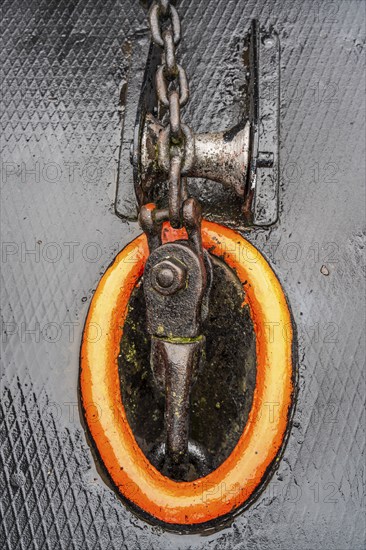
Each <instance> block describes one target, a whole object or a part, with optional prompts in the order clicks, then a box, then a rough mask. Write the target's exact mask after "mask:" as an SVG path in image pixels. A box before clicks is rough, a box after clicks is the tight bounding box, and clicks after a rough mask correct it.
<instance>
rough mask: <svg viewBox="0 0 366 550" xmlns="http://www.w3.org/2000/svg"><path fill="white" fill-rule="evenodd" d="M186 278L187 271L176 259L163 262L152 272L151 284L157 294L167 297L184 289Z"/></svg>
mask: <svg viewBox="0 0 366 550" xmlns="http://www.w3.org/2000/svg"><path fill="white" fill-rule="evenodd" d="M186 276H187V273H186V269H185V267H184V265H183V264H182V263H180V262H177V261H176V260H174V259H171V260H170V259H169V260H162V261H161V262H159V263H158V264H156V265H155V266H154V267H153V269H152V271H151V283H152V286H153V288H154V289H155V290H156V291H157V292H159V293H160V294H164V295H166V296H167V295H171V294H175V293H176V292H178V290H180V289H181V288H183V286H184V284H185V281H186Z"/></svg>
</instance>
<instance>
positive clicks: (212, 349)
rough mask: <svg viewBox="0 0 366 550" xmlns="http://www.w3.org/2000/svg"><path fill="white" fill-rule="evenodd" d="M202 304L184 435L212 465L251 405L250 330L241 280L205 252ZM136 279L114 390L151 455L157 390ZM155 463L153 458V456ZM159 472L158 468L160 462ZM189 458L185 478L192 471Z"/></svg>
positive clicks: (160, 402)
mask: <svg viewBox="0 0 366 550" xmlns="http://www.w3.org/2000/svg"><path fill="white" fill-rule="evenodd" d="M212 261H213V269H214V277H213V287H212V291H211V298H210V310H209V315H208V318H207V319H206V321H205V322H204V324H203V330H202V333H203V334H204V335H205V337H206V357H205V360H204V362H203V366H202V368H201V370H200V372H199V373H198V376H197V379H196V382H195V385H194V387H193V390H192V394H191V409H190V411H191V412H190V438H192V439H193V440H194V441H195V442H197V443H199V444H200V445H202V446H203V447H204V448H205V449H206V451H207V453H208V456H209V459H210V462H211V464H210V470H213V469H215V468H217V467H218V466H219V465H220V464H221V463H222V462H223V461H224V460H225V459H226V458H227V457H228V456H229V454H230V453H231V451H232V450H233V448H234V447H235V445H236V443H237V442H238V440H239V438H240V436H241V434H242V432H243V429H244V427H245V424H246V422H247V419H248V415H249V411H250V408H251V404H252V400H253V393H254V387H255V377H256V353H255V333H254V328H253V323H252V320H251V317H250V313H249V308H248V306H247V305H244V306H243V301H244V297H245V293H244V291H243V286H242V284H241V283H240V281H239V280H238V278H237V277H236V275H235V274H234V273H233V272H232V271H231V270H230V269H229V268H228V266H227V265H226V264H225V263H224V262H222V261H221V260H219V259H217V258H216V257H214V256H213V257H212ZM145 323H146V314H145V300H144V294H143V288H142V280H140V281H139V283H138V285H137V286H136V287H135V289H134V291H133V292H132V295H131V298H130V302H129V309H128V314H127V319H126V322H125V325H124V333H123V336H122V339H121V347H120V356H119V359H118V363H119V373H120V381H121V394H122V400H123V404H124V407H125V409H126V414H127V418H128V421H129V423H130V426H131V428H132V431H133V433H134V435H135V437H136V440H137V442H138V444H139V446H140V448H141V449H142V451H143V452H144V453H145V455H146V456H147V458H148V459H149V460H150V461H152V462H154V455H153V449H154V448H156V446H157V445H158V444H159V443H161V442H163V441H164V395H163V394H161V393H160V392H159V390H158V388H157V386H156V384H155V381H154V378H153V374H152V371H151V368H150V337H149V335H148V334H147V332H146V328H145ZM155 464H156V463H155ZM162 472H163V473H165V474H166V472H164V470H162ZM199 475H200V474H199V473H198V471H197V470H196V468H195V466H194V465H193V464H192V465H191V467H190V470H189V473H188V474H187V476H186V478H185V480H192V479H195V478H197V477H199Z"/></svg>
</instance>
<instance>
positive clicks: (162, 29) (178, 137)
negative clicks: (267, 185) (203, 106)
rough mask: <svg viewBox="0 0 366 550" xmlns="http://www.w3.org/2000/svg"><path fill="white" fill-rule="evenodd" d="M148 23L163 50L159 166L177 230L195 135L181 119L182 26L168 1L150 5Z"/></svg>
mask: <svg viewBox="0 0 366 550" xmlns="http://www.w3.org/2000/svg"><path fill="white" fill-rule="evenodd" d="M149 22H150V29H151V37H152V41H153V42H154V44H156V45H158V46H160V47H161V48H162V49H163V54H162V64H161V65H160V66H159V67H158V69H157V72H156V90H157V95H158V99H159V101H160V102H161V104H162V105H164V106H165V107H167V108H168V109H169V125H168V126H166V127H165V128H164V130H163V131H162V132H161V133H160V136H159V140H158V150H159V165H160V167H161V168H162V169H163V170H164V171H165V172H167V174H169V221H170V223H171V225H172V227H175V228H178V227H182V207H183V202H184V200H186V199H187V192H186V182H185V178H182V176H184V175H185V174H187V172H188V171H189V170H190V169H191V167H192V164H193V160H194V135H193V132H192V131H191V129H190V128H189V127H188V126H187V125H186V124H183V123H182V119H181V108H182V107H184V106H185V105H186V103H187V101H188V100H189V86H188V79H187V75H186V72H185V70H184V68H183V67H182V66H181V65H179V64H178V63H177V61H176V46H178V44H179V42H180V39H181V26H180V19H179V15H178V12H177V10H176V9H175V7H174V6H173V5H172V4H171V3H170V2H169V0H156V1H155V2H154V3H153V4H152V7H151V9H150V13H149Z"/></svg>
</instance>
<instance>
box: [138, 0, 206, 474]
mask: <svg viewBox="0 0 366 550" xmlns="http://www.w3.org/2000/svg"><path fill="white" fill-rule="evenodd" d="M149 21H150V30H151V36H152V41H153V42H154V43H155V44H156V45H157V46H160V47H161V48H162V58H161V60H162V63H161V65H160V66H159V67H158V69H157V72H156V90H157V96H158V100H159V102H160V104H161V105H162V106H164V107H165V108H167V109H168V114H169V124H168V125H167V126H165V127H164V128H163V130H162V131H161V132H160V135H159V138H158V143H157V146H158V162H159V165H160V167H161V169H162V170H163V171H164V172H165V173H166V174H167V179H168V183H169V192H168V207H167V208H163V209H158V208H157V207H156V206H155V205H154V204H148V205H143V206H142V207H141V209H140V213H139V221H140V224H141V227H142V229H143V230H144V232H145V233H146V235H147V239H148V244H149V250H150V256H149V258H148V260H147V263H146V266H145V271H144V282H143V287H144V294H145V300H146V312H147V330H148V332H149V334H150V335H151V356H150V362H151V367H152V370H153V373H154V377H155V380H156V381H157V384H158V386H159V387H160V389H161V390H163V391H164V392H165V429H166V434H165V443H164V444H163V448H164V453H165V466H166V468H167V469H168V471H169V474H170V475H171V476H172V477H175V478H182V477H184V475H185V472H186V471H187V465H188V458H189V455H191V454H192V449H193V450H194V451H193V452H194V453H195V455H196V456H197V455H198V456H205V452H204V451H203V450H201V449H198V450H197V444H195V443H194V442H192V441H190V440H189V400H190V392H191V387H192V385H193V382H194V379H195V375H196V374H197V371H198V369H199V365H200V362H201V358H202V353H203V349H204V344H205V338H204V336H203V335H202V334H201V322H202V320H203V316H204V315H205V314H207V309H208V294H209V289H210V281H211V271H212V268H211V263H210V259H209V255H208V254H207V253H206V252H204V250H203V247H202V238H201V208H200V205H199V203H198V202H197V200H196V199H195V198H193V197H191V198H189V197H188V193H187V182H186V178H185V177H184V175H185V174H187V173H188V172H189V170H190V169H191V168H192V165H193V162H194V135H193V132H192V130H191V129H190V128H189V127H188V126H187V125H185V124H183V123H182V120H181V108H182V107H184V105H186V103H187V101H188V99H189V87H188V79H187V75H186V72H185V70H184V68H183V67H182V66H181V65H179V64H178V63H177V61H176V46H177V45H178V44H179V42H180V38H181V27H180V20H179V15H178V12H177V10H176V9H175V7H174V6H173V5H172V4H171V3H170V2H169V1H168V0H157V1H155V2H154V3H153V4H152V7H151V9H150V12H149ZM164 222H169V223H170V225H171V226H172V227H173V228H175V229H180V228H185V229H186V231H187V235H188V239H187V240H179V241H176V242H174V243H168V244H162V234H161V233H162V225H163V223H164ZM161 448H162V447H161V444H160V449H161ZM205 462H206V463H205V464H201V471H204V470H205V469H206V468H207V460H206V459H205Z"/></svg>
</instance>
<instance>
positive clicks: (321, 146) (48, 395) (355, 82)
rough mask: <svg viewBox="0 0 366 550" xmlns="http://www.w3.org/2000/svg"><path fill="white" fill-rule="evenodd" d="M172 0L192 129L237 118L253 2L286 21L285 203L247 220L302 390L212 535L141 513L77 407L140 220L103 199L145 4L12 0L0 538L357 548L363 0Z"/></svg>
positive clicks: (6, 93) (26, 543)
mask: <svg viewBox="0 0 366 550" xmlns="http://www.w3.org/2000/svg"><path fill="white" fill-rule="evenodd" d="M178 7H179V11H180V13H181V15H182V21H183V29H184V36H183V43H182V46H181V54H180V55H181V56H182V61H183V64H184V66H186V67H187V73H188V75H189V77H190V79H191V90H192V100H191V102H190V103H189V105H188V106H187V110H186V113H185V118H186V120H187V121H190V123H191V124H192V127H193V128H194V129H195V131H208V130H210V131H214V130H221V129H223V128H227V127H230V126H232V125H233V124H235V123H236V122H238V119H239V116H240V109H241V101H242V98H241V96H240V78H241V76H240V67H241V65H240V63H239V61H240V56H241V44H242V39H243V36H244V30H246V29H247V28H248V27H249V22H250V18H251V17H253V16H256V17H259V18H260V20H261V22H263V23H264V24H267V25H273V27H274V28H275V30H276V31H277V32H278V33H279V38H280V43H281V155H280V158H281V197H280V198H281V212H280V221H279V223H278V224H277V225H276V226H275V227H274V228H273V229H271V230H263V231H255V232H252V233H249V234H248V235H247V237H248V238H249V239H250V240H251V241H252V242H253V243H254V244H255V245H256V246H258V247H259V249H260V250H261V251H263V252H264V253H265V254H266V255H267V257H268V259H269V260H270V262H271V264H272V265H273V267H274V269H275V270H276V273H277V274H278V276H279V277H280V279H281V281H282V284H283V287H284V289H285V291H286V294H287V296H288V299H289V303H290V304H291V308H292V311H293V315H294V319H295V323H296V325H297V331H298V340H299V374H300V391H299V396H298V405H297V409H296V413H295V419H294V425H293V429H292V432H291V435H290V439H289V442H288V445H287V448H286V450H285V454H284V458H283V460H282V461H281V463H280V466H279V469H278V472H277V473H276V475H275V477H274V478H273V479H272V480H271V481H270V483H269V484H268V486H267V487H266V489H265V491H264V492H263V494H262V495H261V496H260V497H259V499H258V500H257V501H256V503H255V504H254V505H253V506H252V507H251V508H250V509H249V510H248V511H246V512H244V513H243V514H242V515H241V516H239V517H238V518H236V519H235V520H234V521H233V523H232V525H231V526H229V527H227V528H226V529H225V530H223V531H220V532H218V533H211V534H207V535H206V536H199V535H191V536H184V537H182V536H179V535H176V534H171V533H169V532H167V531H164V530H163V529H162V528H160V527H156V526H154V527H153V526H150V525H149V524H148V523H145V522H143V521H142V520H140V519H138V518H137V517H136V516H135V515H134V514H133V513H132V512H131V511H130V510H129V509H127V508H126V507H125V506H124V504H123V503H122V502H121V501H120V500H119V498H118V497H117V496H116V494H115V493H114V491H113V489H112V488H111V487H110V486H109V484H108V483H107V482H106V480H105V479H104V477H103V476H102V475H101V474H100V472H99V471H98V470H97V469H96V466H95V460H94V457H93V454H92V451H91V448H90V447H89V446H88V443H87V440H86V436H85V432H84V429H83V426H82V424H81V422H80V417H79V412H78V387H77V380H78V365H79V346H80V341H81V333H82V327H83V323H84V320H85V316H86V313H87V308H88V304H89V302H90V298H91V296H92V295H93V292H94V290H95V288H96V285H97V283H98V280H99V278H100V275H101V274H102V273H103V271H104V270H105V269H106V267H107V266H108V265H109V263H110V262H111V261H112V259H113V257H114V256H115V254H116V251H117V250H119V249H120V248H122V247H123V246H124V245H125V244H126V243H127V242H128V241H130V240H131V239H132V238H133V237H134V236H136V235H137V234H138V232H139V230H138V228H137V226H136V225H135V224H127V223H124V224H123V223H121V221H120V220H119V219H118V218H117V217H116V216H115V215H114V212H113V200H114V196H115V184H116V169H117V162H118V147H119V140H120V135H121V117H120V112H119V95H120V93H121V91H123V87H124V84H125V83H126V81H127V78H128V51H129V48H128V43H126V40H127V38H128V37H129V36H132V34H133V32H135V31H136V30H137V29H139V28H141V27H143V26H144V25H145V13H144V10H143V9H142V7H141V5H140V4H139V3H138V2H137V1H132V0H131V1H128V0H119V1H108V0H105V1H104V2H101V1H87V0H81V1H61V2H56V1H55V0H53V1H50V2H47V1H45V0H30V1H29V2H26V1H25V0H24V1H20V0H15V1H10V0H4V1H3V2H2V8H1V9H2V16H3V17H2V31H1V41H2V49H1V60H2V79H3V80H2V82H3V85H2V93H1V100H2V101H1V125H2V126H1V132H2V134H1V149H2V222H3V235H2V262H1V272H2V304H3V308H2V322H3V325H2V364H3V370H2V374H3V376H2V382H1V397H2V399H1V410H2V413H1V418H0V422H1V424H0V429H1V431H0V437H1V439H0V459H1V473H0V486H1V492H2V498H1V505H0V513H1V528H0V529H1V530H0V545H1V547H2V548H7V549H11V550H13V549H15V548H21V549H25V548H27V549H28V548H31V549H33V548H34V549H38V548H50V549H51V548H52V549H58V548H60V549H61V548H65V549H66V548H77V549H79V548H80V549H84V548H85V549H86V548H88V549H89V548H101V549H105V548H126V549H129V550H130V549H135V548H136V549H141V550H147V549H156V548H159V549H171V548H179V549H182V550H183V549H192V550H193V549H195V550H198V549H199V550H203V549H208V548H210V549H217V550H218V549H220V550H221V549H224V550H226V549H227V550H229V549H230V550H232V549H235V550H239V549H240V550H241V549H245V548H248V549H249V548H250V549H261V550H262V549H263V548H266V549H267V548H268V549H283V550H288V549H292V548H297V549H303V550H317V549H339V550H346V549H347V550H348V549H349V550H360V549H362V548H364V546H365V521H364V515H365V493H364V491H365V466H364V453H365V431H364V399H365V379H364V372H365V370H364V356H365V353H364V351H365V340H364V325H365V315H364V311H363V308H362V307H361V306H362V299H360V296H362V294H361V293H362V292H363V290H364V277H365V267H364V247H365V224H364V214H363V204H364V198H365V194H364V175H363V162H362V158H363V155H364V153H365V135H364V124H365V102H364V93H363V90H364V61H363V55H364V47H365V36H364V34H363V28H364V22H365V3H364V2H363V1H362V0H339V1H335V2H328V1H324V2H315V1H312V0H306V1H303V2H300V1H295V2H294V1H290V0H281V1H280V0H277V1H276V0H259V1H254V0H249V1H246V2H244V0H239V1H238V2H234V1H226V2H216V1H214V0H207V1H205V2H193V1H192V0H182V1H181V2H180V3H179V6H178ZM188 27H189V29H190V30H188ZM212 185H213V184H212ZM193 186H194V184H193ZM209 189H210V185H208V193H209ZM277 328H278V327H277ZM277 328H276V327H274V328H273V330H274V331H276V330H277ZM279 331H281V327H279ZM278 334H280V332H279V333H278ZM274 335H275V337H282V335H280V336H276V335H277V332H274Z"/></svg>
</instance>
